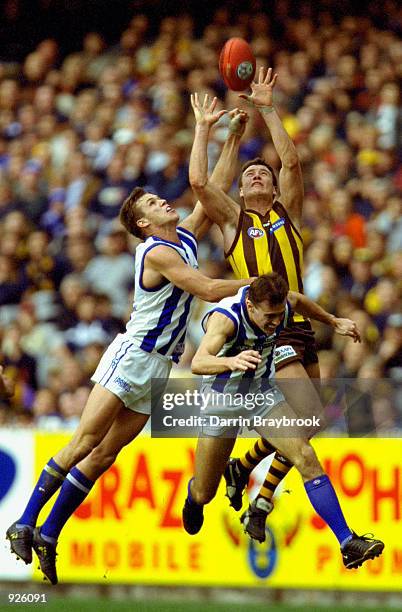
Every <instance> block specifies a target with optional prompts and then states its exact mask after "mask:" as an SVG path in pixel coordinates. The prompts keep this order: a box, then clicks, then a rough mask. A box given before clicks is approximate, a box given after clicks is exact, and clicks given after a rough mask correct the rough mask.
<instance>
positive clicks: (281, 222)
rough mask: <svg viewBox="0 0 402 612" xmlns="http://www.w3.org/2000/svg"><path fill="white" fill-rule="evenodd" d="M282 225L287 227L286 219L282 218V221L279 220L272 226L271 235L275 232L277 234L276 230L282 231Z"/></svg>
mask: <svg viewBox="0 0 402 612" xmlns="http://www.w3.org/2000/svg"><path fill="white" fill-rule="evenodd" d="M282 225H285V218H284V217H281V218H280V219H278V221H275V223H273V224H272V225H271V227H270V228H269V233H270V234H273V233H274V232H276V230H278V229H280V228H281V227H282Z"/></svg>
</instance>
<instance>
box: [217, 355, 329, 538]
mask: <svg viewBox="0 0 402 612" xmlns="http://www.w3.org/2000/svg"><path fill="white" fill-rule="evenodd" d="M319 376H320V369H319V365H318V363H314V364H311V365H309V366H308V367H307V368H304V366H303V365H302V363H301V361H293V362H291V363H288V364H286V365H284V366H283V367H282V368H280V370H279V371H278V372H276V376H275V378H276V382H277V383H278V387H279V388H280V389H281V391H282V393H283V394H284V396H285V399H286V400H287V403H288V404H289V405H290V406H292V408H293V410H294V412H295V414H296V415H297V417H300V418H312V417H313V416H316V417H318V418H320V420H321V423H324V419H323V414H322V413H323V410H322V405H321V402H320V397H319V395H318V392H317V389H316V386H315V384H314V381H315V380H319ZM316 432H317V430H312V431H311V432H309V431H306V432H305V436H306V437H311V435H313V434H314V433H316ZM273 446H275V445H274V444H272V440H271V441H270V442H268V441H267V440H265V439H263V438H260V439H259V440H257V441H256V442H255V444H254V446H253V448H250V449H249V450H248V451H247V453H246V454H245V455H244V456H243V457H240V458H238V459H235V458H232V459H230V461H229V462H228V464H227V467H226V470H225V480H226V493H227V496H228V497H229V500H230V504H231V506H233V507H234V508H235V510H240V509H241V506H242V494H243V491H244V489H245V486H246V485H247V482H248V479H249V476H250V473H251V472H252V470H253V469H254V467H255V466H256V465H258V463H259V462H260V461H262V459H264V458H265V457H267V456H268V455H270V454H271V453H272V452H275V448H273ZM292 465H293V464H292V462H291V461H290V460H289V458H288V457H286V456H284V455H282V454H281V453H279V452H276V453H275V456H274V458H273V460H272V463H271V465H270V467H269V470H268V471H267V474H266V476H265V479H264V482H263V483H262V486H261V488H260V491H259V493H258V495H257V496H256V498H255V499H254V501H253V503H252V504H251V505H250V508H249V510H248V523H247V532H248V533H249V535H250V536H251V537H254V538H255V539H257V540H259V541H260V542H263V541H264V540H265V521H266V519H267V517H268V515H269V514H270V513H271V512H272V510H273V508H274V504H273V496H274V493H275V491H276V489H277V487H278V485H279V483H280V482H281V481H282V480H283V478H285V476H286V474H287V473H288V472H289V470H290V469H291V468H292Z"/></svg>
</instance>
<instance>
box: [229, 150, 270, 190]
mask: <svg viewBox="0 0 402 612" xmlns="http://www.w3.org/2000/svg"><path fill="white" fill-rule="evenodd" d="M250 166H265V168H268V170H269V171H270V173H271V174H272V184H273V186H274V187H276V188H278V182H277V180H276V174H275V172H274V169H273V168H272V166H270V165H269V164H267V162H266V161H265V159H263V158H262V157H255V158H254V159H249V161H247V162H246V163H245V164H243V165H242V167H241V170H240V178H239V187H242V186H243V174H244V172H245V171H246V170H247V168H250Z"/></svg>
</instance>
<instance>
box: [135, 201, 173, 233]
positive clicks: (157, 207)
mask: <svg viewBox="0 0 402 612" xmlns="http://www.w3.org/2000/svg"><path fill="white" fill-rule="evenodd" d="M139 204H140V206H141V210H142V216H141V218H140V219H139V220H138V221H137V223H138V224H139V225H141V223H145V224H146V225H148V226H149V225H153V226H156V227H157V226H161V225H166V223H171V222H172V221H174V222H177V221H178V220H179V215H178V213H177V211H176V210H175V209H174V208H173V206H170V205H169V204H168V203H167V201H166V200H164V199H163V198H160V197H159V196H157V195H155V194H153V193H145V194H144V195H143V196H141V198H140V200H139Z"/></svg>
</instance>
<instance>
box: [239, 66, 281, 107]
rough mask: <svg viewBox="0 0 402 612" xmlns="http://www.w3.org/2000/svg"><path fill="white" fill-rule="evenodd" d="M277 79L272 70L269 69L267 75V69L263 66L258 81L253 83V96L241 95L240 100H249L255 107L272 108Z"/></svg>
mask: <svg viewBox="0 0 402 612" xmlns="http://www.w3.org/2000/svg"><path fill="white" fill-rule="evenodd" d="M277 78H278V75H277V74H276V73H275V74H274V76H272V68H268V70H267V72H266V74H265V69H264V68H263V67H262V66H261V68H260V69H259V71H258V81H253V82H252V83H251V85H250V87H251V91H252V93H251V95H249V96H248V95H247V94H239V98H243V100H247V102H250V104H253V105H254V106H272V93H273V89H274V86H275V83H276V79H277Z"/></svg>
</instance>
